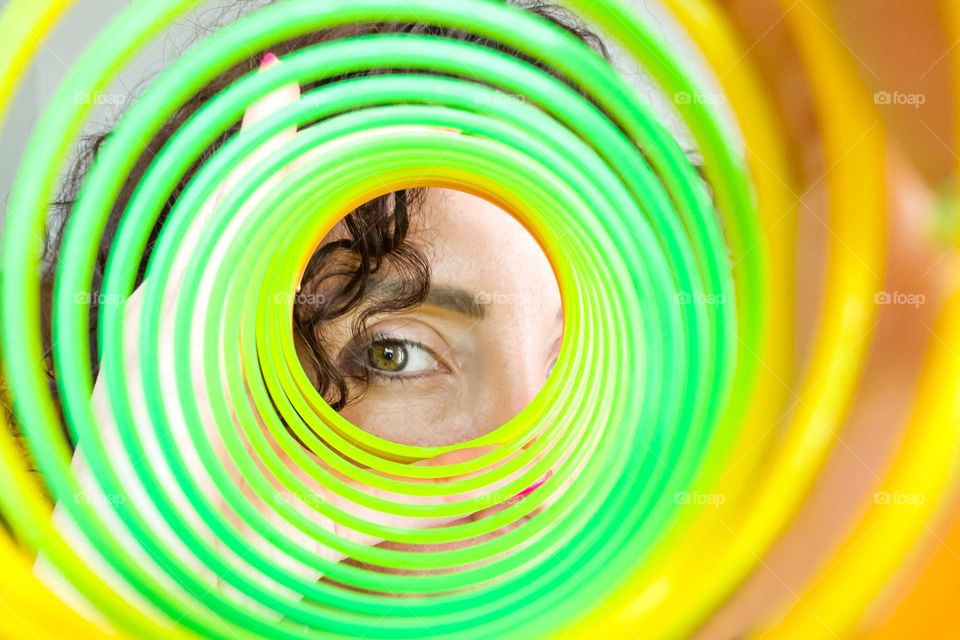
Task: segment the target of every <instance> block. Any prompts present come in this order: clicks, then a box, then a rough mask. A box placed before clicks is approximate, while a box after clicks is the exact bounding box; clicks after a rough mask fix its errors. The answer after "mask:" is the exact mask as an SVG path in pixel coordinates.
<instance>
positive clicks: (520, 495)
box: [517, 471, 553, 500]
mask: <svg viewBox="0 0 960 640" xmlns="http://www.w3.org/2000/svg"><path fill="white" fill-rule="evenodd" d="M552 476H553V471H547V473H546V474H544V476H543V477H542V478H540V479H539V480H537V481H536V482H534V483H533V484H532V485H530V486H529V487H527V488H526V489H524V490H523V491H521V492H520V493H518V494H517V499H518V500H520V499H522V498H526V497H527V496H528V495H530V494H531V493H533V492H534V491H536V490H537V489H539V488H540V487H542V486H543V483H545V482H546V481H547V480H549V479H550V478H551V477H552Z"/></svg>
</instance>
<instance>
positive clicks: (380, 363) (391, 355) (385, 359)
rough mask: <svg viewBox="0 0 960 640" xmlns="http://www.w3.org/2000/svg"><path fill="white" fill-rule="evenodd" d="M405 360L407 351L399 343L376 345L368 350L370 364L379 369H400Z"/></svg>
mask: <svg viewBox="0 0 960 640" xmlns="http://www.w3.org/2000/svg"><path fill="white" fill-rule="evenodd" d="M406 362H407V351H406V349H404V348H403V347H402V346H400V345H378V346H375V347H374V348H373V349H372V350H371V352H370V364H371V365H372V366H373V367H374V368H375V369H379V370H381V371H392V372H395V371H401V370H403V368H404V366H405V365H406Z"/></svg>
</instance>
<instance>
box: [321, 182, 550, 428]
mask: <svg viewBox="0 0 960 640" xmlns="http://www.w3.org/2000/svg"><path fill="white" fill-rule="evenodd" d="M334 233H336V231H335V232H334ZM410 242H411V243H413V245H414V246H416V247H418V248H420V249H421V250H424V251H425V253H426V254H427V255H428V257H429V261H430V266H431V283H430V293H429V294H428V296H427V300H426V302H425V304H423V305H422V306H420V307H417V308H415V309H412V310H410V311H407V312H401V313H392V314H384V315H381V316H375V317H373V318H372V319H371V320H370V322H369V323H368V327H369V339H363V340H357V339H356V338H354V336H352V335H351V325H352V323H353V320H354V318H355V317H356V315H357V313H359V312H358V311H357V312H354V313H351V314H349V315H347V316H345V317H344V318H342V319H339V320H338V321H337V322H336V323H335V326H334V327H333V328H332V330H330V331H329V332H328V333H325V335H327V336H329V338H328V344H329V348H330V351H331V353H335V354H339V355H338V359H339V360H340V362H341V363H343V366H344V368H345V370H346V371H351V370H356V369H357V368H362V369H365V370H367V371H368V372H369V374H370V375H369V382H368V384H366V385H363V386H362V387H361V386H360V385H358V384H353V385H351V386H352V389H351V391H352V393H351V396H353V395H354V393H356V394H359V396H358V398H357V399H356V400H354V401H352V402H350V403H349V404H348V405H347V406H346V407H345V408H344V410H343V411H342V412H341V414H342V415H343V416H344V417H346V418H347V419H349V420H350V421H351V422H353V423H354V424H356V425H358V426H359V427H361V428H362V429H364V430H366V431H368V432H370V433H372V434H374V435H377V436H379V437H382V438H385V439H388V440H392V441H394V442H399V443H403V444H409V445H421V446H431V445H449V444H455V443H462V442H467V441H469V440H472V439H474V438H477V437H479V436H482V435H484V434H486V433H489V432H490V431H493V430H494V429H496V428H497V427H498V426H500V425H502V424H504V423H506V422H507V421H508V420H510V419H511V418H513V417H514V416H516V415H517V414H518V413H519V412H520V411H521V410H522V409H523V408H524V407H526V406H527V404H529V402H530V401H531V400H532V399H533V397H534V396H535V395H536V394H537V392H539V391H540V389H541V387H542V386H543V384H544V382H546V379H547V376H549V374H550V372H551V370H552V369H553V365H554V363H555V362H556V358H557V353H558V352H559V350H560V343H561V339H562V335H563V319H562V307H561V300H560V290H559V287H558V285H557V281H556V278H555V276H554V274H553V270H552V268H551V266H550V263H549V261H548V260H547V258H546V256H545V255H544V253H543V250H542V249H541V248H540V246H539V244H538V243H537V241H536V240H535V239H534V238H533V236H531V235H530V233H529V232H527V230H526V229H525V228H524V227H523V226H522V225H521V224H520V223H519V222H518V221H517V220H516V219H515V218H513V217H512V216H511V215H509V214H508V213H507V212H505V211H503V210H501V209H499V208H498V207H497V206H495V205H493V204H491V203H489V202H487V201H486V200H483V199H481V198H478V197H476V196H473V195H470V194H467V193H463V192H458V191H450V190H445V189H431V190H429V191H428V193H427V198H426V202H425V204H424V207H423V210H422V211H419V212H418V213H417V214H416V217H415V222H414V229H413V232H412V233H411V234H410ZM493 255H497V256H501V257H502V259H499V260H491V259H490V257H491V256H493ZM395 281H396V280H395V278H394V277H393V276H391V274H390V273H389V272H388V273H387V275H386V277H385V278H383V279H382V280H381V281H380V282H379V283H378V284H377V285H375V287H374V289H375V290H387V291H389V287H390V284H391V282H395ZM411 417H413V418H414V419H411Z"/></svg>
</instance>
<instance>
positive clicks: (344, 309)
mask: <svg viewBox="0 0 960 640" xmlns="http://www.w3.org/2000/svg"><path fill="white" fill-rule="evenodd" d="M509 1H510V2H511V3H512V4H516V5H518V6H521V7H522V8H524V9H526V10H528V11H530V12H533V13H535V14H537V15H540V16H542V17H544V18H546V19H548V20H550V21H551V22H553V23H554V24H556V25H558V26H560V27H562V28H563V29H565V30H566V31H568V32H570V33H572V34H574V35H576V36H577V37H579V38H580V39H581V40H583V41H584V42H586V43H587V44H589V45H590V46H591V47H593V48H594V49H595V50H596V51H598V52H599V53H600V54H601V55H603V56H605V57H609V52H608V50H607V48H606V46H605V45H604V43H603V42H602V41H601V39H600V38H599V37H598V36H597V35H596V34H594V33H593V32H591V31H590V30H589V29H588V28H587V27H586V25H585V24H584V23H583V22H582V21H580V20H579V19H578V18H577V17H576V16H575V15H573V14H572V13H570V12H568V11H566V10H564V9H561V8H559V7H557V6H555V5H553V4H551V3H549V2H540V1H537V2H525V1H520V0H509ZM243 5H244V3H243V2H239V3H235V4H234V8H242V7H243ZM239 13H242V11H238V14H239ZM383 33H410V34H426V35H433V36H439V37H444V38H451V39H455V40H461V41H467V42H471V43H476V44H479V45H482V46H487V47H490V48H493V49H496V50H498V51H501V52H505V53H508V54H510V55H513V56H516V57H518V58H520V59H522V60H525V61H526V62H528V63H530V64H533V65H536V66H538V67H539V68H541V69H544V70H545V71H547V72H549V73H551V74H553V75H554V76H555V77H557V78H559V79H560V80H562V81H564V82H567V84H571V83H569V81H567V80H566V79H565V78H564V77H563V76H562V75H561V74H559V72H557V71H555V70H553V69H550V68H548V67H546V66H544V65H543V63H541V62H540V61H538V60H535V59H532V58H530V57H529V56H526V55H523V54H520V53H519V52H517V51H514V50H511V49H509V48H505V47H504V46H503V45H502V44H500V43H497V42H494V41H490V40H488V39H485V38H482V37H479V36H477V35H475V34H472V33H469V32H467V31H461V30H453V29H446V28H438V27H434V26H429V25H425V24H395V23H378V24H362V25H350V26H344V27H338V28H335V29H329V30H325V31H320V32H316V33H310V34H308V35H305V36H302V37H299V38H297V39H293V40H289V41H286V42H283V43H282V44H278V45H277V46H275V47H272V48H271V50H272V51H273V52H274V53H275V54H277V55H278V56H281V57H282V56H283V55H285V54H288V53H290V52H292V51H296V50H298V49H302V48H304V47H308V46H311V45H315V44H318V43H322V42H329V41H332V40H337V39H341V38H348V37H355V36H361V35H368V34H383ZM252 53H253V55H251V56H250V57H249V58H247V59H246V60H244V61H243V62H242V63H240V64H238V65H236V66H235V67H233V68H232V69H230V70H229V71H227V72H226V73H223V74H222V75H220V76H219V77H217V78H216V80H214V81H213V82H212V83H210V84H209V85H207V86H206V87H204V88H203V89H202V90H201V91H200V92H199V93H197V94H196V95H195V96H194V97H193V98H192V99H190V100H189V101H188V102H186V103H185V104H183V105H182V107H181V108H180V109H179V110H178V111H177V112H176V114H174V115H173V116H172V117H171V118H170V119H169V120H168V121H167V122H166V123H165V124H164V125H163V127H162V128H161V129H160V130H159V131H158V133H157V135H156V136H155V137H154V138H153V139H152V140H151V141H150V142H149V143H148V144H147V145H146V147H145V148H144V150H143V153H142V155H141V156H140V158H139V160H138V161H137V163H136V165H135V166H134V168H133V170H132V171H131V172H130V174H129V176H128V177H127V180H126V182H125V184H124V186H123V188H122V190H121V192H120V194H119V196H118V198H117V200H116V202H115V203H114V206H113V209H112V211H111V214H110V217H109V220H108V222H107V225H106V227H105V230H104V234H103V237H102V240H101V243H100V247H99V250H98V253H97V258H96V265H95V270H94V279H93V283H92V294H93V295H92V296H91V300H92V303H91V306H90V330H91V352H90V355H91V362H93V363H94V371H93V372H92V373H93V375H94V376H96V373H97V369H98V366H99V365H98V356H97V348H96V340H95V338H94V336H95V335H96V327H97V315H98V314H97V305H96V301H97V300H98V298H99V295H98V294H99V291H100V287H101V284H102V278H103V275H104V269H105V267H106V263H107V256H108V254H109V251H110V248H111V245H112V242H113V239H114V235H115V234H116V231H117V226H118V224H119V221H120V218H121V216H122V214H123V211H124V210H125V208H126V206H127V203H128V201H129V200H130V198H131V197H132V195H133V192H134V189H135V188H136V186H137V184H138V183H139V182H140V181H141V179H142V178H143V176H144V174H145V172H146V171H147V169H148V167H149V166H150V164H151V162H152V161H153V158H154V156H155V155H156V154H157V153H159V151H160V150H161V149H162V148H163V146H164V145H165V144H166V143H167V141H168V140H169V139H170V138H171V136H172V135H173V134H174V133H175V132H176V131H177V130H178V129H179V128H180V127H181V126H182V125H183V124H184V123H185V122H186V121H187V120H188V119H189V118H190V117H191V116H193V115H194V114H195V113H196V112H197V110H198V109H199V108H200V107H201V106H202V105H203V104H204V103H206V102H207V101H208V100H209V99H210V98H211V97H213V96H214V95H216V94H218V93H220V92H221V91H223V90H224V89H225V88H226V87H228V86H229V85H230V84H231V83H233V82H235V81H236V80H237V79H239V78H240V77H242V76H243V75H245V74H247V73H250V72H252V71H254V70H256V69H257V68H258V67H259V65H260V61H261V59H262V56H263V55H264V54H265V52H264V51H258V52H252ZM403 71H409V70H404V69H377V70H368V71H362V72H359V73H351V74H347V75H342V76H338V77H333V78H329V79H325V80H322V81H320V82H316V83H313V84H311V85H307V86H304V87H303V89H304V90H310V89H312V88H315V87H317V86H320V85H323V84H329V83H335V82H339V81H343V80H347V79H350V78H355V77H360V76H368V75H374V74H384V73H398V72H403ZM571 86H573V88H574V89H576V86H574V85H572V84H571ZM239 128H240V124H239V123H236V124H235V125H234V126H233V127H231V128H230V129H229V130H227V131H225V132H224V133H223V135H221V136H220V137H219V138H218V139H217V140H216V141H214V143H213V144H212V145H211V146H210V147H209V148H208V149H207V150H206V151H205V152H204V153H203V154H202V155H201V157H200V158H198V160H197V162H196V163H195V164H194V166H193V167H191V168H190V170H189V171H188V172H187V173H186V174H185V175H184V176H183V179H182V181H181V182H180V183H179V184H178V186H177V188H176V189H175V190H174V191H173V193H172V194H171V196H170V199H169V201H168V202H167V203H165V205H164V207H163V209H162V211H161V214H160V217H159V218H158V220H157V223H156V226H155V228H154V229H153V232H152V234H151V236H150V239H149V241H148V243H147V246H146V249H145V252H144V255H143V258H142V261H141V264H140V269H139V272H138V278H137V283H136V284H137V285H139V284H140V282H141V281H142V279H143V277H144V273H145V270H146V266H147V264H148V260H149V258H150V255H151V252H152V249H153V246H154V243H155V242H156V240H157V237H158V234H159V232H160V229H161V228H162V226H163V224H164V221H165V219H166V216H167V215H168V213H169V212H170V210H171V208H172V207H173V204H174V203H175V201H176V199H177V198H178V197H179V196H180V195H181V194H182V192H183V190H184V189H185V188H186V185H187V184H189V182H190V181H191V180H192V179H193V177H194V175H195V174H196V172H197V171H198V170H199V168H200V166H201V165H202V163H203V162H205V161H206V160H208V159H209V158H210V156H211V155H212V154H213V153H214V152H216V150H217V149H219V148H220V147H221V146H222V145H223V144H224V143H225V142H226V141H227V140H229V139H230V138H231V137H232V136H234V135H235V134H236V133H237V132H238V131H239ZM109 136H110V131H109V130H108V131H104V132H102V133H99V134H97V135H93V136H89V137H86V138H84V139H83V140H82V142H81V146H80V149H79V154H78V157H77V160H76V161H75V164H74V165H73V166H72V168H71V170H70V171H69V172H68V174H67V175H66V177H65V179H64V181H63V182H62V184H61V189H60V192H59V193H58V198H57V200H56V202H54V203H53V209H54V211H53V214H54V219H56V217H57V216H60V217H65V216H67V215H69V212H70V210H71V208H72V207H73V204H74V202H75V200H76V197H77V194H78V192H79V189H80V186H81V184H82V181H83V179H84V176H85V175H86V173H87V171H88V170H89V169H90V167H91V164H92V162H93V160H94V158H95V157H96V156H97V154H98V152H99V150H100V148H101V147H102V145H103V144H104V142H105V141H106V140H107V139H108V138H109ZM422 196H423V190H422V189H408V190H402V191H397V192H394V193H390V194H386V195H383V196H380V197H378V198H375V199H374V200H371V201H370V202H367V203H365V204H363V205H362V206H360V207H358V208H357V209H356V210H354V211H352V212H351V213H349V214H348V215H347V216H346V218H345V219H344V220H343V223H342V228H343V230H344V231H345V233H344V235H343V237H342V238H341V239H338V240H336V241H332V242H328V243H326V244H324V245H323V246H321V247H320V248H318V249H317V251H316V252H315V253H314V255H313V256H312V258H311V259H310V261H309V263H308V265H307V268H306V272H305V274H304V277H303V280H302V283H301V293H302V294H305V295H301V296H298V297H297V301H296V302H295V304H294V317H293V325H294V335H295V337H296V339H297V341H298V343H299V344H298V347H303V348H302V350H300V351H301V358H302V359H305V360H307V361H306V362H304V365H305V368H306V369H308V372H309V373H310V374H312V375H311V379H312V380H314V381H315V384H316V387H317V390H318V391H319V393H320V394H321V395H322V396H323V397H324V398H325V399H326V400H327V401H328V402H329V403H330V404H331V406H333V408H334V409H336V410H340V409H342V408H343V407H344V406H345V405H346V404H347V403H348V402H349V401H351V400H352V398H350V397H348V394H349V392H348V389H349V387H348V383H347V377H348V376H349V377H350V378H351V379H358V378H362V377H363V374H362V373H359V374H358V373H354V372H347V373H345V372H344V370H343V367H341V366H339V365H338V363H337V361H336V358H335V356H334V355H333V354H331V353H329V352H328V349H327V348H326V346H325V339H324V326H325V325H327V323H329V322H330V321H331V320H334V319H337V318H342V317H344V316H346V315H347V314H350V313H351V312H354V311H358V313H357V316H356V318H355V320H354V322H353V323H352V324H353V326H352V330H353V332H354V334H355V335H362V334H363V333H364V332H365V330H366V329H365V325H366V322H367V320H368V319H369V318H370V317H371V316H373V315H374V314H381V313H384V312H393V311H400V310H405V309H410V308H413V307H416V306H417V305H419V304H420V303H422V302H423V300H424V298H425V297H426V295H427V293H428V290H429V287H430V263H429V261H428V260H427V259H426V257H425V256H424V255H423V253H422V252H421V251H420V250H419V249H418V248H417V247H416V246H414V245H413V244H412V243H411V242H410V241H409V239H408V235H409V233H410V230H411V216H412V214H413V213H414V211H415V209H416V208H417V207H418V206H419V205H420V203H421V202H422ZM60 229H62V225H60V226H57V228H56V229H54V230H53V231H52V232H51V233H50V234H49V237H48V241H47V247H46V255H45V265H46V266H45V273H44V282H45V284H46V285H47V286H46V287H45V289H46V291H45V295H44V300H43V304H44V317H45V322H44V325H45V326H44V339H45V341H46V344H45V346H46V347H47V350H48V353H49V348H50V322H49V320H50V315H49V314H50V303H51V300H50V291H52V283H53V275H54V273H55V271H56V268H57V263H58V254H59V248H60V243H61V240H62V238H61V234H60ZM387 266H389V268H390V269H391V271H392V272H393V273H395V274H396V276H397V278H398V279H399V281H400V285H399V286H398V287H396V288H391V293H392V294H393V295H391V296H389V297H388V298H385V299H382V300H379V299H378V300H376V301H371V300H368V299H367V297H366V296H365V294H366V292H367V290H368V288H369V287H370V285H371V282H372V280H373V279H374V278H376V277H377V275H378V274H379V273H381V272H382V271H383V270H384V269H385V268H386V267H387ZM331 290H333V291H335V292H336V294H335V295H329V294H328V292H329V291H331ZM319 292H323V295H311V294H317V293H319ZM51 382H53V381H52V380H51ZM359 382H360V383H361V384H359V385H356V386H357V387H358V388H361V389H362V387H363V385H362V382H364V380H363V379H360V380H359ZM52 386H53V388H54V390H55V389H56V387H55V384H52Z"/></svg>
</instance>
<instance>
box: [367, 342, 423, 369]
mask: <svg viewBox="0 0 960 640" xmlns="http://www.w3.org/2000/svg"><path fill="white" fill-rule="evenodd" d="M367 364H368V365H369V366H370V368H371V369H373V370H374V371H379V372H382V373H387V374H397V373H423V372H424V371H430V370H432V369H436V368H437V361H436V360H435V359H434V358H433V356H431V355H430V354H429V353H427V351H426V350H425V349H423V348H422V347H420V346H418V345H415V344H413V343H410V342H401V341H390V342H377V343H375V344H374V345H373V346H371V347H370V349H369V350H368V351H367Z"/></svg>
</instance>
